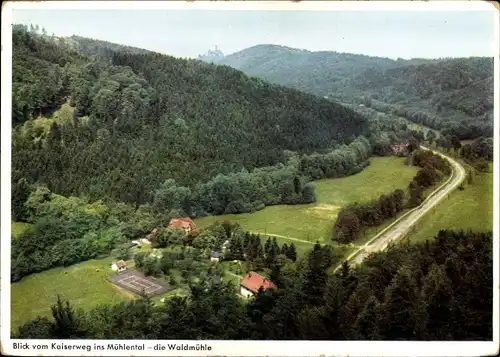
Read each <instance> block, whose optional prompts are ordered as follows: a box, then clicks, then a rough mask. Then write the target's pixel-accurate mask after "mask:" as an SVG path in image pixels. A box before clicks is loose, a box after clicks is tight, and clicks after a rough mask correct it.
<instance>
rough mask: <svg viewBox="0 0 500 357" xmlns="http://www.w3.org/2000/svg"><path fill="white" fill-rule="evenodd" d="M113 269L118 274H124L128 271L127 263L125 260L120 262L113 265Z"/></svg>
mask: <svg viewBox="0 0 500 357" xmlns="http://www.w3.org/2000/svg"><path fill="white" fill-rule="evenodd" d="M111 269H113V270H114V271H117V272H122V271H125V270H127V263H125V262H124V261H123V260H119V261H117V262H116V263H113V264H111Z"/></svg>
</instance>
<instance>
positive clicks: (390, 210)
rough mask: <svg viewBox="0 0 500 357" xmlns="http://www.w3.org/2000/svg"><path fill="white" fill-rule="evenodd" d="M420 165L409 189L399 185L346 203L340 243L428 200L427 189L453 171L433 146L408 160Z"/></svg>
mask: <svg viewBox="0 0 500 357" xmlns="http://www.w3.org/2000/svg"><path fill="white" fill-rule="evenodd" d="M410 159H411V160H412V162H413V165H415V166H419V167H420V169H419V170H418V172H417V174H416V175H415V177H414V178H413V180H412V181H411V182H410V184H409V186H408V190H407V193H405V192H404V191H403V190H400V189H397V190H395V191H393V192H391V193H390V194H385V195H381V196H380V198H379V199H378V200H376V201H373V202H367V203H354V204H351V205H348V206H346V207H343V208H342V210H341V211H340V212H339V214H338V216H337V220H336V221H335V224H334V227H333V232H332V238H333V239H334V240H336V241H338V242H340V243H351V242H353V241H355V240H356V239H358V238H359V237H360V235H361V234H362V232H363V231H364V230H365V229H366V228H368V227H374V226H378V225H380V224H381V223H382V222H384V221H385V220H387V219H389V218H394V217H396V216H397V215H398V214H399V213H400V212H402V211H403V209H404V208H411V207H415V206H418V205H419V204H420V203H422V201H423V200H424V190H425V189H426V188H428V187H431V186H432V185H434V184H435V183H436V182H439V181H440V180H441V179H442V178H443V177H444V176H448V175H450V174H451V167H450V165H449V163H448V161H446V160H445V159H443V158H442V157H441V156H439V155H436V154H434V153H433V152H432V151H429V150H422V149H419V150H415V151H413V152H412V153H411V154H410V157H409V158H408V159H407V160H410Z"/></svg>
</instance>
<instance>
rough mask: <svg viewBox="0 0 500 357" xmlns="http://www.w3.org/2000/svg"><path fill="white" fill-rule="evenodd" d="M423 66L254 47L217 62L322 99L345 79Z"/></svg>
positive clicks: (374, 58) (319, 52)
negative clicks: (361, 74) (404, 66)
mask: <svg viewBox="0 0 500 357" xmlns="http://www.w3.org/2000/svg"><path fill="white" fill-rule="evenodd" d="M421 62H428V60H419V59H415V60H411V61H404V60H398V61H394V60H391V59H389V58H382V57H371V56H365V55H357V54H351V53H338V52H328V51H318V52H311V51H307V50H301V49H295V48H290V47H286V46H278V45H257V46H253V47H250V48H247V49H244V50H242V51H240V52H236V53H233V54H231V55H228V56H225V57H223V58H222V59H220V60H217V61H216V63H219V64H225V65H228V66H231V67H234V68H236V69H239V70H241V71H243V72H245V73H247V74H249V75H251V76H256V77H261V78H263V79H265V80H267V81H270V82H272V83H277V84H281V85H285V86H287V87H291V88H296V89H299V90H302V91H305V92H310V93H313V94H316V95H319V96H326V95H329V94H330V93H331V92H332V90H333V89H334V88H341V87H342V85H343V82H344V80H345V78H350V77H352V76H354V75H356V74H358V73H362V72H364V71H369V70H374V69H389V68H396V67H398V66H400V65H409V64H418V63H421Z"/></svg>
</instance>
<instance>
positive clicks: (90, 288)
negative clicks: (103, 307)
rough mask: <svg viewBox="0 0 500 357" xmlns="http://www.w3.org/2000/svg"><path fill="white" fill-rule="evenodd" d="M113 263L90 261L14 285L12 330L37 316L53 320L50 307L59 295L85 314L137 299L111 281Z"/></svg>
mask: <svg viewBox="0 0 500 357" xmlns="http://www.w3.org/2000/svg"><path fill="white" fill-rule="evenodd" d="M112 262H113V259H112V258H105V259H95V260H89V261H87V262H83V263H79V264H75V265H72V266H70V267H66V268H54V269H50V270H46V271H44V272H41V273H37V274H32V275H30V276H27V277H25V278H24V279H22V280H21V281H20V282H17V283H13V284H11V321H12V323H11V329H12V330H15V329H17V327H19V326H20V325H22V324H23V323H25V322H27V321H28V320H30V319H33V318H35V317H37V316H51V312H50V306H52V305H53V304H54V303H55V302H56V300H57V294H59V295H61V297H63V298H66V299H68V300H70V301H71V303H72V305H73V306H74V307H75V308H82V309H84V310H90V309H92V308H94V307H96V306H98V305H100V304H114V303H119V302H121V301H125V300H130V299H132V298H134V297H135V295H133V294H131V293H130V292H127V291H126V290H124V289H121V288H119V287H117V286H115V285H114V284H112V283H111V282H109V281H108V280H107V277H108V276H109V275H111V274H112V273H113V271H112V270H111V269H110V264H111V263H112ZM97 270H99V271H97Z"/></svg>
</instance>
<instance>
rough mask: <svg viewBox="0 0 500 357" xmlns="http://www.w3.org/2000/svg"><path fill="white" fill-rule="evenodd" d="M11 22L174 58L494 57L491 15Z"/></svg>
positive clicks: (88, 14) (108, 17)
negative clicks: (257, 51)
mask: <svg viewBox="0 0 500 357" xmlns="http://www.w3.org/2000/svg"><path fill="white" fill-rule="evenodd" d="M13 22H14V23H24V24H30V23H33V24H38V25H39V26H40V27H44V28H46V29H47V31H48V32H49V33H55V34H56V35H62V36H70V35H73V34H77V35H80V36H86V37H92V38H97V39H101V40H106V41H110V42H116V43H120V44H126V45H131V46H136V47H141V48H145V49H149V50H153V51H158V52H162V53H168V54H171V55H174V56H179V57H196V56H198V55H199V54H200V53H204V52H206V51H207V50H208V49H211V48H213V47H214V46H215V45H217V46H218V47H219V48H220V49H221V50H222V51H223V52H224V53H225V54H230V53H233V52H237V51H239V50H242V49H245V48H247V47H251V46H254V45H258V44H278V45H285V46H289V47H295V48H302V49H308V50H311V51H318V50H328V51H337V52H350V53H360V54H366V55H372V56H383V57H390V58H397V57H402V58H412V57H425V58H435V57H466V56H491V55H493V43H494V33H493V15H492V13H491V12H463V11H462V12H451V11H438V12H436V11H434V12H430V11H425V12H391V11H383V12H382V11H377V12H370V11H365V12H345V11H344V12H339V11H323V12H318V11H227V10H226V11H220V10H14V11H13Z"/></svg>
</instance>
